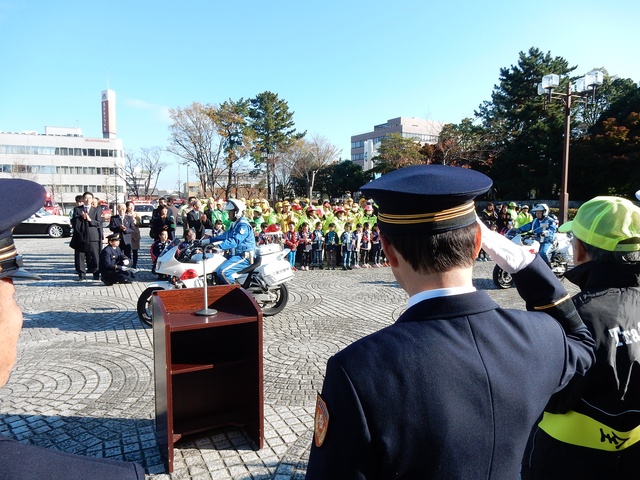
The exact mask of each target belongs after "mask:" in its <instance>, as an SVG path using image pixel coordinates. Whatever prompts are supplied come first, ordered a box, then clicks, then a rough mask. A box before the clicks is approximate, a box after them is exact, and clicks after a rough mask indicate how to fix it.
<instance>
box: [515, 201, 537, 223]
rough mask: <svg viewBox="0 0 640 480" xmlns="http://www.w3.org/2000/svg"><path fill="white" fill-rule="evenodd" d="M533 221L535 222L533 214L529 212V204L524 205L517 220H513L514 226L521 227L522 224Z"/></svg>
mask: <svg viewBox="0 0 640 480" xmlns="http://www.w3.org/2000/svg"><path fill="white" fill-rule="evenodd" d="M531 222H533V215H531V214H530V213H529V205H522V207H521V208H520V211H519V212H518V215H517V216H516V219H515V221H514V222H513V226H514V227H515V228H520V227H521V226H523V225H526V224H527V223H531Z"/></svg>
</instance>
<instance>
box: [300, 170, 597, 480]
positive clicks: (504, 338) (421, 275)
mask: <svg viewBox="0 0 640 480" xmlns="http://www.w3.org/2000/svg"><path fill="white" fill-rule="evenodd" d="M490 187H491V180H490V179H489V178H488V177H486V176H485V175H483V174H481V173H479V172H475V171H473V170H467V169H463V168H457V167H448V166H443V165H419V166H411V167H405V168H402V169H400V170H396V171H394V172H391V173H389V174H387V175H383V176H382V177H381V178H379V179H376V180H374V181H373V182H371V183H369V184H367V185H365V186H363V187H362V188H361V190H362V191H363V192H364V193H365V194H367V195H370V196H371V197H373V199H374V201H375V202H376V203H377V204H378V207H379V209H378V222H379V225H380V232H381V236H380V239H381V242H382V245H383V249H384V252H385V255H386V256H387V259H388V261H389V263H390V264H391V267H392V269H393V273H394V276H395V278H396V279H397V281H398V283H399V284H400V286H401V287H402V288H403V289H404V290H405V291H406V292H407V293H408V294H409V295H410V298H409V303H408V308H407V310H406V311H405V312H404V313H403V314H402V315H401V316H400V317H399V318H398V320H397V321H396V322H395V323H394V324H392V325H390V326H388V327H386V328H383V329H382V330H380V331H378V332H375V333H373V334H371V335H369V336H367V337H364V338H362V339H360V340H358V341H356V342H355V343H353V344H352V345H349V346H348V347H347V348H345V349H344V350H342V351H340V352H338V353H337V354H336V355H334V356H333V357H331V358H330V359H329V361H328V363H327V371H326V376H325V380H324V385H323V388H322V393H321V394H320V395H319V396H318V400H317V404H316V414H315V433H314V440H313V443H312V447H311V453H310V457H309V465H308V470H307V479H310V480H312V479H327V478H340V479H351V478H354V479H355V478H358V479H363V478H421V479H427V478H442V479H468V478H474V479H479V478H482V479H489V478H495V479H516V478H518V475H519V471H520V463H521V460H522V452H523V451H524V447H525V445H526V442H527V437H528V435H529V432H530V431H531V428H532V426H533V424H534V422H535V420H536V418H537V417H538V415H539V414H540V412H541V411H542V409H543V408H544V406H545V405H546V403H547V401H548V400H549V398H550V397H551V395H552V394H553V393H554V392H556V391H558V390H560V389H561V388H562V387H564V386H565V385H566V384H567V383H568V381H569V380H570V379H571V377H572V376H573V375H574V374H579V375H582V374H584V373H585V371H586V370H587V369H588V367H590V366H591V364H592V362H593V340H592V339H591V336H590V335H589V332H588V330H587V328H586V326H585V325H584V324H583V323H582V321H581V320H580V317H579V316H578V315H577V314H576V311H575V308H574V306H573V303H572V302H571V300H570V298H569V296H568V295H567V292H566V291H565V290H564V288H563V287H562V285H561V284H560V282H559V281H558V280H557V279H556V278H555V276H554V275H553V273H552V272H551V271H550V270H549V268H547V267H546V265H545V264H544V262H543V261H542V260H541V259H540V258H539V257H538V256H536V255H533V254H532V253H530V252H527V251H526V250H524V249H521V248H520V247H518V246H517V245H515V244H513V243H512V242H510V241H509V240H507V239H506V238H505V237H503V236H501V235H499V234H497V233H496V232H491V231H490V230H488V229H486V227H484V230H483V231H482V233H481V226H480V223H479V222H478V223H477V222H476V213H475V208H474V203H473V199H474V198H475V197H476V196H478V195H481V194H483V193H484V192H486V191H487V190H488V189H489V188H490ZM485 232H486V233H485ZM481 244H482V245H483V246H484V248H485V250H487V251H488V252H490V253H491V255H492V257H493V258H494V259H495V260H496V262H498V263H499V264H500V266H501V267H502V268H503V269H508V271H509V272H510V273H512V275H513V278H514V281H515V282H516V285H517V287H518V291H519V293H520V294H521V295H522V297H523V298H524V299H525V301H526V304H527V310H529V311H521V310H507V309H502V308H500V307H499V306H498V305H497V304H496V303H495V302H494V301H493V300H491V298H490V297H489V296H488V295H487V294H486V293H485V292H482V291H476V289H475V288H474V287H473V284H472V277H473V265H474V262H475V259H476V256H477V254H478V251H479V250H480V246H481ZM552 315H553V316H552ZM554 317H555V318H554ZM556 318H557V320H556Z"/></svg>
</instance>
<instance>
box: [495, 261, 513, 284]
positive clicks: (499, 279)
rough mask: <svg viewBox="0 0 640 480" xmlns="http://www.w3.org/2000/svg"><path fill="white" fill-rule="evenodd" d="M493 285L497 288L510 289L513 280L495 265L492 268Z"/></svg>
mask: <svg viewBox="0 0 640 480" xmlns="http://www.w3.org/2000/svg"><path fill="white" fill-rule="evenodd" d="M493 283H494V284H495V286H496V287H498V288H511V287H512V286H513V278H512V277H511V274H510V273H507V272H505V271H504V270H503V269H501V268H500V267H499V266H498V265H496V266H495V267H493Z"/></svg>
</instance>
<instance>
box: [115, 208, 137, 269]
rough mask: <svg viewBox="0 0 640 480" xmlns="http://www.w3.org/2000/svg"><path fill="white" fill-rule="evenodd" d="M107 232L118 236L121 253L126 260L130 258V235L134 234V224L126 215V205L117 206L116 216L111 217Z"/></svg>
mask: <svg viewBox="0 0 640 480" xmlns="http://www.w3.org/2000/svg"><path fill="white" fill-rule="evenodd" d="M109 230H111V233H115V234H117V235H118V238H119V240H120V249H121V250H122V253H124V254H125V256H126V257H127V258H131V252H132V247H131V235H133V233H134V232H135V222H134V220H133V217H132V216H130V215H127V206H126V205H124V204H122V203H121V204H119V205H118V214H117V215H113V216H112V217H111V220H110V221H109Z"/></svg>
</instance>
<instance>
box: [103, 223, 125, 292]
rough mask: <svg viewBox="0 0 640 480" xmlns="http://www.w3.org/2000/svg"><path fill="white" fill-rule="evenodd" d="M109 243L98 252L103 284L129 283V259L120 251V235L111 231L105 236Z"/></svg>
mask: <svg viewBox="0 0 640 480" xmlns="http://www.w3.org/2000/svg"><path fill="white" fill-rule="evenodd" d="M107 240H108V241H109V245H107V246H106V247H104V248H103V249H102V252H100V273H101V274H102V281H103V282H104V284H105V285H113V284H114V283H131V278H132V274H131V271H130V270H129V269H128V265H129V259H128V258H127V257H126V256H125V255H124V253H122V250H120V247H119V246H118V245H119V243H120V235H119V234H117V233H113V234H111V235H109V236H108V237H107Z"/></svg>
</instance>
